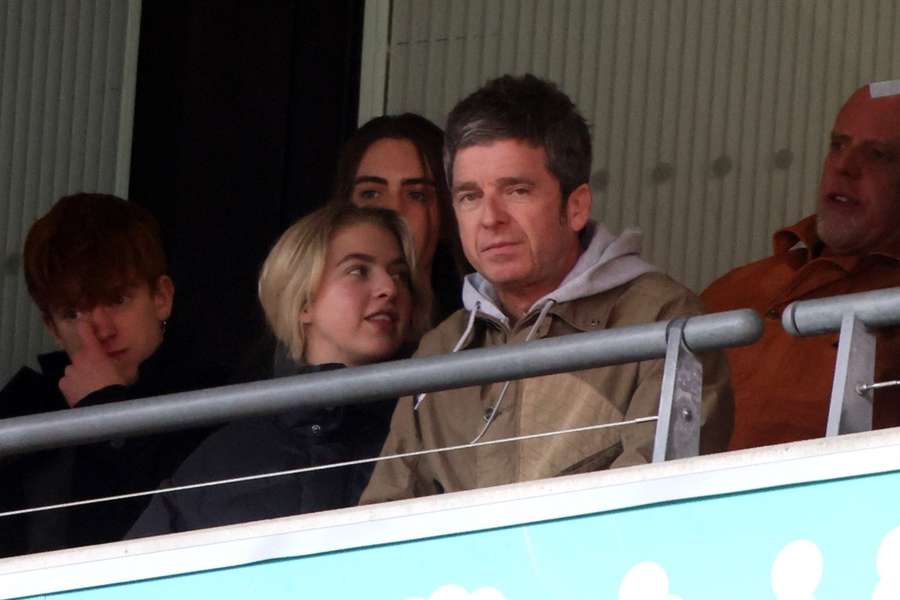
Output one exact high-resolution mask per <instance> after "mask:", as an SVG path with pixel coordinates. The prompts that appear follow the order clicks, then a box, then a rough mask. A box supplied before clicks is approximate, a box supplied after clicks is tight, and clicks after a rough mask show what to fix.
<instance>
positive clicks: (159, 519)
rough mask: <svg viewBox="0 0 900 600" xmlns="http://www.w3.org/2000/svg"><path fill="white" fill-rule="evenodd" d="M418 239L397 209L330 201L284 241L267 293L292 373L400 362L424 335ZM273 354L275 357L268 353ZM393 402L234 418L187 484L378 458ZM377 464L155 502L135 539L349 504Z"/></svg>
mask: <svg viewBox="0 0 900 600" xmlns="http://www.w3.org/2000/svg"><path fill="white" fill-rule="evenodd" d="M414 269H415V263H414V259H413V250H412V244H411V241H410V237H409V235H408V234H407V231H406V227H405V225H404V223H403V221H402V220H401V219H400V217H399V216H397V214H396V213H394V212H392V211H388V210H384V209H378V208H358V207H355V206H353V205H345V206H329V207H326V208H324V209H321V210H319V211H316V212H315V213H313V214H311V215H309V216H308V217H306V218H304V219H302V220H300V221H299V222H297V223H296V224H294V225H293V226H292V227H291V228H289V229H288V230H287V231H286V232H285V233H284V234H283V235H282V236H281V238H280V239H279V240H278V242H277V243H276V244H275V247H274V248H273V249H272V251H271V252H270V254H269V257H268V258H267V259H266V261H265V264H264V266H263V268H262V273H261V275H260V280H259V298H260V302H261V303H262V306H263V309H264V311H265V314H266V319H267V321H268V323H269V325H270V327H271V329H272V331H273V333H274V334H275V337H277V338H278V341H279V343H280V344H281V345H282V346H284V347H285V348H287V349H288V350H289V354H290V357H291V361H290V362H291V363H292V364H291V365H290V366H285V365H282V366H280V367H279V366H275V367H274V368H272V369H270V372H269V373H268V374H269V375H272V376H284V375H294V374H300V373H304V372H310V371H318V370H323V369H329V368H339V367H341V366H347V367H354V366H360V365H365V364H370V363H374V362H379V361H383V360H388V359H391V358H393V357H395V356H397V354H398V353H399V352H401V349H402V348H403V346H404V344H405V343H406V342H407V341H410V340H414V339H415V338H416V336H417V334H418V333H420V331H419V328H420V325H419V324H418V323H416V322H414V318H415V317H414V316H413V315H415V314H424V313H423V312H422V311H415V310H413V309H414V307H415V306H416V305H424V306H427V305H428V298H427V291H420V290H421V288H420V286H418V285H417V284H416V283H414V278H413V276H412V275H411V274H412V273H413V272H414ZM268 356H271V354H269V355H268ZM393 405H394V401H393V400H391V401H388V402H382V403H376V404H374V405H372V404H369V405H361V406H359V407H345V408H334V409H298V410H295V411H292V412H290V413H286V414H281V415H277V416H272V417H264V418H257V419H249V420H244V421H239V422H234V423H232V424H230V425H227V426H226V427H224V428H223V429H221V430H219V431H218V432H216V433H215V434H213V435H212V436H211V437H209V438H208V439H207V440H206V442H204V443H203V444H202V445H201V446H200V447H199V448H198V449H197V451H195V452H194V454H192V455H191V456H190V457H188V459H187V460H186V461H185V462H184V464H183V465H182V466H181V467H180V468H179V469H178V471H177V472H176V473H175V475H174V476H173V478H172V480H171V481H170V482H167V483H166V484H164V486H163V487H167V486H168V484H172V485H183V484H188V483H198V482H202V481H213V480H219V479H227V478H232V477H240V476H244V475H254V474H259V473H265V472H273V471H281V470H287V469H295V468H300V467H306V466H313V465H323V464H330V463H335V462H341V461H346V460H351V459H354V458H365V457H373V456H377V455H378V453H379V451H380V449H381V445H382V443H383V442H384V438H385V436H386V434H387V429H388V425H389V421H390V415H391V412H392V410H393ZM370 473H371V468H366V467H352V468H340V469H327V470H322V471H315V472H311V473H306V474H301V475H291V476H286V477H276V478H267V479H261V480H255V481H251V482H246V483H238V484H231V485H227V486H213V487H208V488H201V489H196V490H189V491H183V492H175V493H163V494H158V495H157V496H156V497H154V499H153V501H152V502H151V504H150V506H149V508H148V509H147V511H146V512H145V513H144V514H143V515H142V516H141V518H140V519H139V520H138V522H137V523H136V524H135V526H134V528H133V529H132V531H131V532H130V533H129V537H141V536H145V535H155V534H160V533H166V532H175V531H185V530H189V529H197V528H201V527H212V526H217V525H224V524H229V523H237V522H243V521H251V520H257V519H268V518H274V517H279V516H285V515H290V514H298V513H304V512H312V511H318V510H327V509H333V508H339V507H343V506H350V505H353V504H355V503H356V502H357V500H358V498H359V495H360V493H361V492H362V488H363V487H364V486H365V483H366V482H367V480H368V477H369V475H370Z"/></svg>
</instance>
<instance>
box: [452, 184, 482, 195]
mask: <svg viewBox="0 0 900 600" xmlns="http://www.w3.org/2000/svg"><path fill="white" fill-rule="evenodd" d="M480 189H481V188H480V187H479V186H478V184H477V183H475V182H474V181H463V182H462V183H460V184H456V185H454V186H453V193H454V194H455V193H457V192H477V191H479V190H480Z"/></svg>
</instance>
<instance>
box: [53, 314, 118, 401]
mask: <svg viewBox="0 0 900 600" xmlns="http://www.w3.org/2000/svg"><path fill="white" fill-rule="evenodd" d="M75 331H76V333H77V334H78V337H79V339H80V340H81V345H80V347H79V349H78V350H77V351H76V352H74V353H72V354H71V355H70V356H69V359H70V360H71V361H72V364H70V365H69V366H68V367H66V371H65V375H64V376H63V378H62V379H60V380H59V389H60V391H61V392H62V393H63V396H65V397H66V403H68V405H69V406H70V407H74V406H75V405H76V404H78V403H79V402H80V401H81V400H82V399H83V398H84V397H85V396H87V395H88V394H91V393H93V392H96V391H97V390H100V389H103V388H105V387H109V386H111V385H125V384H126V383H127V382H126V381H125V378H124V377H123V376H122V375H121V374H120V373H119V370H118V369H117V367H116V364H115V362H114V361H113V360H112V359H111V358H110V357H109V356H107V354H106V352H105V351H104V350H103V346H102V345H101V344H100V341H99V340H98V339H97V336H96V335H95V334H94V328H93V326H92V325H91V324H90V323H89V322H88V321H87V320H86V319H78V320H77V321H76V322H75Z"/></svg>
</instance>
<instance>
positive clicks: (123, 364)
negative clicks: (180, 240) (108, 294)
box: [46, 275, 174, 384]
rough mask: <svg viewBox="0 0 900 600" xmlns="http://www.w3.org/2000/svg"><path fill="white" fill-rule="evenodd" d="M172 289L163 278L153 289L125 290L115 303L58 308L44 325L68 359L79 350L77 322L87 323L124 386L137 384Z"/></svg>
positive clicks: (168, 310)
mask: <svg viewBox="0 0 900 600" xmlns="http://www.w3.org/2000/svg"><path fill="white" fill-rule="evenodd" d="M173 295H174V287H173V285H172V280H171V279H169V278H168V277H167V276H165V275H164V276H162V277H160V278H159V281H158V282H157V285H156V287H155V289H153V290H151V288H150V286H149V285H148V284H147V283H140V284H137V285H133V286H129V287H126V288H124V289H123V290H122V294H121V295H120V297H119V298H117V299H116V301H115V302H111V303H109V304H98V305H96V306H92V307H74V306H71V307H60V308H58V309H54V310H52V311H51V314H50V318H49V320H47V321H46V325H47V328H48V329H49V330H50V334H51V335H52V336H53V337H54V338H56V341H57V342H58V343H59V345H60V346H62V349H63V350H65V352H66V353H67V354H68V355H69V356H73V355H74V354H75V353H77V352H78V351H80V350H81V348H82V345H83V342H82V340H81V338H80V336H79V334H78V332H77V331H76V328H75V323H76V322H77V321H79V320H83V321H87V322H88V323H90V325H91V327H92V329H93V332H94V335H95V337H96V338H97V341H98V342H99V343H100V346H101V348H102V349H103V351H104V352H105V353H106V355H107V356H108V357H109V358H110V359H111V360H112V361H113V364H115V366H116V370H117V371H118V372H119V375H121V376H122V379H124V380H125V381H126V382H127V383H129V384H131V383H134V382H135V381H136V380H137V376H138V367H139V366H140V365H141V363H142V362H144V361H145V360H147V359H148V358H150V356H151V355H152V354H153V353H154V352H156V349H157V348H158V347H159V345H160V343H162V327H161V324H162V322H163V321H164V320H166V319H168V318H169V315H170V314H171V312H172V298H173Z"/></svg>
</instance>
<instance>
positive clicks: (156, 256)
mask: <svg viewBox="0 0 900 600" xmlns="http://www.w3.org/2000/svg"><path fill="white" fill-rule="evenodd" d="M24 262H25V282H26V284H27V285H28V292H29V294H31V298H32V299H33V300H34V302H35V304H37V306H38V308H39V309H40V310H41V312H42V313H43V315H44V318H49V317H50V316H51V313H52V311H53V310H56V309H61V308H66V307H91V306H96V305H97V304H105V303H112V302H114V301H115V300H116V299H117V298H118V297H119V296H120V295H121V294H122V292H123V291H124V289H126V288H128V287H131V286H133V285H140V284H142V283H146V284H148V285H149V286H150V288H151V290H154V289H155V288H156V285H157V283H158V281H159V278H160V277H161V276H162V275H165V274H166V271H167V267H166V255H165V251H164V250H163V246H162V241H161V237H160V231H159V224H158V223H157V222H156V219H154V218H153V216H152V215H151V214H150V213H149V212H147V211H146V210H145V209H143V208H142V207H140V206H138V205H137V204H134V203H131V202H127V201H125V200H123V199H121V198H118V197H116V196H110V195H107V194H86V193H80V194H74V195H71V196H65V197H63V198H61V199H60V200H59V201H58V202H57V203H56V204H54V205H53V208H51V209H50V212H48V213H47V214H46V215H44V216H43V217H41V218H40V219H38V220H37V221H36V222H35V223H34V225H32V226H31V229H30V230H29V231H28V236H27V237H26V239H25V256H24Z"/></svg>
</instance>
